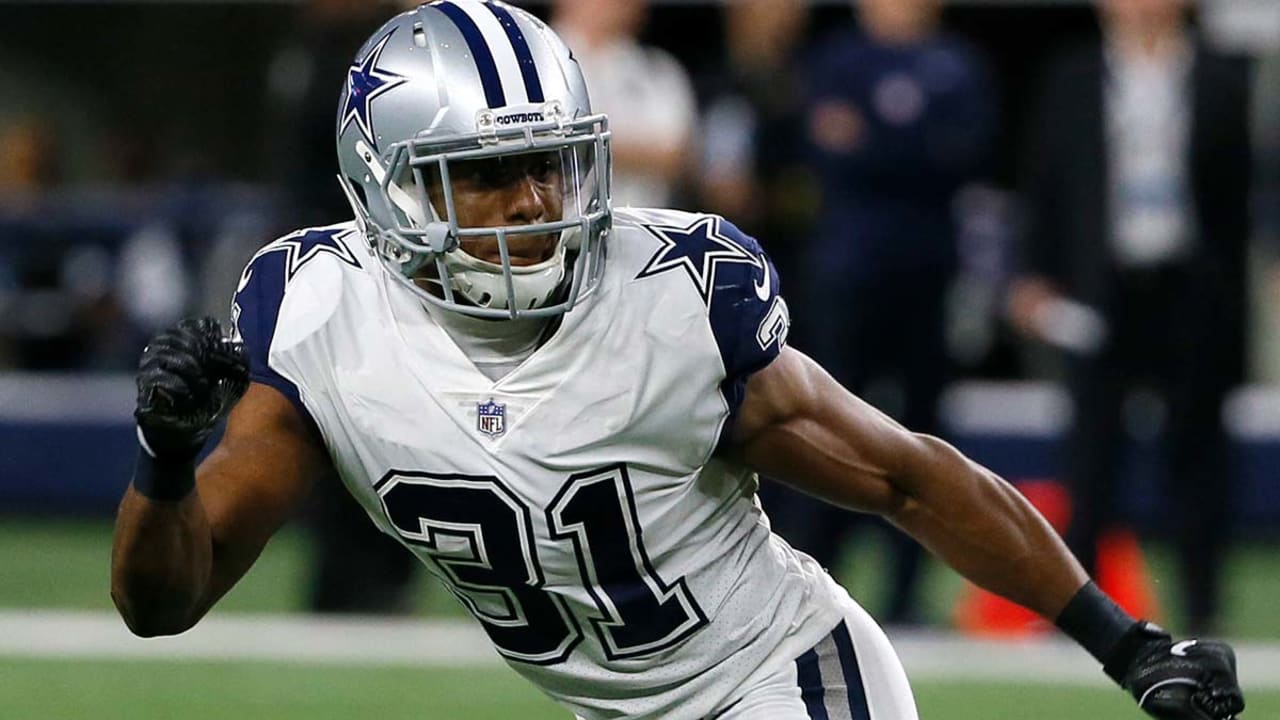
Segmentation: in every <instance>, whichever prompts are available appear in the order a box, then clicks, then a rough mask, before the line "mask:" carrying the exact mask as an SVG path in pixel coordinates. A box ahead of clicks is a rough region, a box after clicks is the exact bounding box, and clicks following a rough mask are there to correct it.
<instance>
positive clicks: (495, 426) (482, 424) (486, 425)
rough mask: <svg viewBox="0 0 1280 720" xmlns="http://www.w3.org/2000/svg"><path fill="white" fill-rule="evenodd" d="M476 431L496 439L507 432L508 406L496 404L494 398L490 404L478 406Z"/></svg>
mask: <svg viewBox="0 0 1280 720" xmlns="http://www.w3.org/2000/svg"><path fill="white" fill-rule="evenodd" d="M476 429H477V430H479V431H480V432H482V433H484V434H485V435H488V436H489V437H491V438H496V437H498V436H499V435H501V434H502V433H504V432H506V431H507V406H506V405H503V404H502V403H496V402H494V401H493V398H489V402H482V403H478V404H477V405H476Z"/></svg>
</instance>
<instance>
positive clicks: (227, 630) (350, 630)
mask: <svg viewBox="0 0 1280 720" xmlns="http://www.w3.org/2000/svg"><path fill="white" fill-rule="evenodd" d="M893 641H894V645H895V646H896V647H897V649H898V653H899V655H901V657H902V662H903V664H904V665H906V667H907V673H908V674H909V675H910V676H911V677H912V678H915V679H918V680H955V681H966V680H969V681H973V680H986V681H993V682H1009V681H1026V682H1037V683H1050V684H1059V685H1096V686H1099V687H1104V686H1106V685H1107V684H1108V683H1109V681H1108V680H1107V679H1106V677H1105V676H1103V674H1102V672H1101V670H1099V668H1098V667H1097V665H1096V664H1095V663H1094V662H1093V661H1092V660H1091V659H1090V658H1089V657H1088V656H1087V655H1085V654H1084V652H1083V651H1082V650H1080V649H1079V648H1077V647H1075V646H1074V645H1073V644H1072V643H1070V642H1069V641H1066V640H1035V641H1028V642H991V641H976V640H972V639H969V638H965V637H961V636H958V635H954V634H948V633H897V634H894V635H893ZM1236 649H1237V652H1238V654H1239V660H1240V679H1241V682H1242V683H1243V684H1244V686H1245V687H1246V689H1247V688H1259V689H1261V688H1267V689H1280V644H1276V643H1257V642H1246V643H1236ZM0 658H56V659H85V660H88V659H97V660H102V659H107V660H129V659H139V660H184V659H189V660H258V661H272V662H289V663H314V664H347V665H371V666H372V665H408V666H421V667H433V666H434V667H441V666H449V667H484V666H495V665H498V664H500V662H501V661H500V659H499V658H498V656H497V655H496V654H495V653H494V652H493V651H492V650H491V649H490V647H489V643H488V639H487V638H486V637H485V635H484V632H482V631H481V630H480V629H479V628H478V627H477V626H475V625H474V624H473V623H471V622H469V621H465V620H420V619H411V620H400V619H383V618H317V617H312V616H282V615H273V616H257V615H215V616H213V617H209V618H206V619H205V620H204V621H202V622H201V623H200V624H199V625H198V626H197V627H195V628H194V629H192V630H190V631H188V632H186V633H184V634H182V635H180V636H178V637H171V638H152V639H147V640H143V639H139V638H136V637H133V636H132V635H130V634H129V631H128V630H126V629H125V627H124V624H123V623H121V621H120V620H119V618H117V617H116V616H115V615H113V614H109V613H91V612H59V611H46V610H31V611H25V610H17V611H4V612H0Z"/></svg>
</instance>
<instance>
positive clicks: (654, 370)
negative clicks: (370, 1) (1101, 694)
mask: <svg viewBox="0 0 1280 720" xmlns="http://www.w3.org/2000/svg"><path fill="white" fill-rule="evenodd" d="M337 145H338V156H339V166H340V168H341V174H340V181H341V183H342V186H343V187H344V189H345V190H346V192H347V195H348V198H349V199H350V201H351V204H352V207H353V208H354V211H355V219H354V221H353V222H348V223H344V224H340V225H333V226H330V227H324V228H311V229H307V230H302V231H299V232H296V233H293V234H291V235H288V236H286V237H284V238H281V239H279V240H277V241H275V242H273V243H271V244H268V245H266V246H265V247H263V248H262V249H261V250H260V251H259V252H258V253H257V254H256V255H255V256H254V258H253V259H252V260H251V261H250V262H249V264H248V267H246V268H245V271H244V274H243V276H242V277H241V280H240V286H239V290H238V291H237V293H236V295H235V299H234V303H233V307H232V319H233V322H234V328H233V329H232V331H231V335H230V337H224V332H223V329H222V328H221V327H220V325H219V324H218V323H217V322H216V321H214V320H211V319H208V318H205V319H200V320H190V321H185V322H183V323H181V324H179V325H178V326H176V327H175V328H172V329H170V330H167V331H165V332H162V333H160V334H159V335H157V336H156V337H155V338H154V339H153V340H152V341H151V343H150V344H149V345H148V346H147V347H146V349H144V351H143V353H142V360H141V367H140V371H139V375H138V405H137V411H136V413H135V415H136V418H137V425H138V440H139V443H140V445H141V450H140V452H139V455H138V463H137V467H136V470H135V474H134V476H133V481H132V485H131V487H130V489H129V490H128V491H127V492H126V494H125V496H124V499H123V501H122V503H121V506H120V511H119V517H118V523H117V528H116V535H115V545H114V548H113V554H112V596H113V598H114V600H115V603H116V606H117V607H118V608H119V610H120V613H121V615H122V616H123V617H124V620H125V622H126V623H127V624H128V626H129V627H130V629H132V630H133V631H134V632H135V633H137V634H138V635H143V636H152V635H165V634H173V633H180V632H182V631H184V630H186V629H187V628H189V627H191V626H192V625H193V624H195V623H196V622H197V621H198V620H199V619H200V618H201V617H202V616H203V615H204V614H205V613H206V612H207V611H208V610H209V608H210V607H211V606H212V605H213V604H214V603H215V602H217V600H218V599H219V598H220V597H221V596H222V595H223V594H224V593H226V592H227V591H228V590H229V589H230V588H231V587H232V585H233V584H234V583H235V582H236V581H237V580H238V579H239V578H240V577H241V576H242V575H243V574H244V573H245V572H246V571H247V570H248V569H249V567H250V566H251V565H252V564H253V562H254V559H255V558H256V557H257V556H258V554H259V552H260V551H261V550H262V548H263V546H264V544H265V543H266V542H267V540H268V538H269V537H270V536H271V535H272V533H274V532H275V531H276V530H277V529H278V528H279V527H280V526H281V525H282V524H283V523H284V522H285V521H286V519H288V518H289V517H290V515H291V514H292V513H293V512H294V511H295V510H296V509H297V508H298V506H299V504H300V503H301V502H302V501H303V499H304V498H305V497H306V494H307V490H308V487H309V485H310V484H311V483H313V482H339V481H340V482H342V483H343V484H344V485H345V486H346V488H347V490H348V491H349V492H350V493H351V494H352V495H353V496H354V497H355V498H356V499H357V500H358V501H359V502H360V503H361V504H362V505H363V507H364V508H365V510H366V511H367V512H368V514H369V517H370V519H371V520H372V521H373V522H374V523H375V524H376V525H377V526H378V527H379V528H381V529H382V530H383V531H384V532H386V533H388V534H389V535H391V536H392V537H394V538H396V539H397V540H399V541H400V542H401V543H402V544H403V545H404V546H405V547H406V548H407V550H408V551H410V552H412V553H414V554H415V555H416V556H418V557H419V558H420V559H421V560H422V562H423V563H424V564H425V565H426V566H427V568H428V569H429V570H430V571H431V572H432V573H433V574H435V575H436V576H437V577H438V578H439V579H440V580H441V581H442V582H443V583H444V584H445V586H446V587H448V588H449V589H450V590H451V591H452V592H453V593H454V594H455V595H456V596H457V598H458V599H459V601H460V602H461V603H462V604H463V605H464V606H465V607H466V609H467V610H468V611H469V612H470V613H471V614H472V615H474V616H475V618H476V620H477V621H478V622H479V623H480V624H481V626H482V627H483V628H484V629H485V631H486V632H487V633H488V635H489V637H490V638H491V640H492V642H493V645H494V648H495V649H496V651H497V652H498V653H499V654H500V655H501V656H502V657H503V658H504V659H505V660H506V661H507V662H508V663H509V664H510V665H511V666H512V667H513V668H515V670H516V671H517V672H519V673H521V674H522V675H524V676H525V677H526V678H528V679H529V680H530V681H532V682H533V683H535V684H536V685H537V686H538V687H539V688H541V689H542V690H543V691H544V692H546V693H547V694H549V695H550V696H551V697H553V698H555V699H556V700H558V701H559V702H560V703H562V704H563V705H564V706H566V707H567V708H569V709H570V710H572V711H573V712H574V713H576V714H577V715H578V716H579V717H581V718H589V719H595V718H618V717H628V718H709V717H715V718H733V719H748V718H749V719H764V718H767V719H768V720H793V719H796V720H798V719H800V718H829V717H830V718H837V717H843V718H866V719H870V720H908V719H912V718H915V717H916V709H915V705H914V701H913V699H912V696H911V692H910V689H909V687H908V684H907V679H906V676H905V674H904V672H903V669H902V666H901V664H900V663H899V661H898V658H897V657H896V655H895V653H894V651H893V649H892V647H891V646H890V644H889V642H888V640H887V639H886V637H885V635H884V634H883V632H882V631H881V630H880V629H879V628H878V627H877V625H876V624H875V622H874V621H872V619H871V618H870V617H869V616H868V615H867V614H866V613H865V612H864V611H863V610H862V609H861V608H860V607H859V606H858V605H857V604H856V603H855V602H854V601H853V600H852V599H850V597H849V595H848V593H847V592H846V591H845V590H844V589H843V588H841V587H840V586H839V585H838V584H836V582H835V581H834V580H832V578H831V577H830V576H829V575H828V574H827V573H826V572H825V571H824V570H823V569H822V568H821V567H818V566H817V565H816V563H815V562H814V561H813V560H811V559H810V558H808V557H807V556H805V555H803V554H801V553H798V552H796V551H794V550H792V549H791V548H790V547H788V546H787V544H786V543H785V542H784V541H782V540H781V539H779V538H778V537H777V536H775V535H773V534H772V533H771V532H770V530H769V524H768V520H767V519H766V517H765V514H764V512H763V511H762V509H761V507H760V505H759V504H758V503H757V501H756V492H755V491H756V477H757V473H765V474H767V475H769V476H771V477H776V478H780V479H782V480H783V481H784V482H788V483H790V484H792V485H794V486H795V487H797V488H800V489H801V490H804V491H806V492H809V493H813V494H814V495H817V496H819V497H821V498H824V499H826V500H828V501H829V502H832V503H835V504H837V505H840V506H843V507H847V508H849V509H851V510H858V511H867V512H875V513H880V514H882V515H884V516H886V517H887V518H889V519H890V520H892V521H893V522H894V523H896V524H897V525H898V526H899V527H901V528H903V529H904V530H905V531H907V532H909V533H910V534H912V535H913V536H914V537H915V538H917V539H918V540H919V541H920V542H921V543H923V544H924V545H925V546H927V547H928V548H929V549H930V550H932V551H933V552H934V553H936V554H937V555H938V556H939V557H941V558H942V559H943V560H945V561H946V562H948V563H949V564H950V565H951V566H952V567H954V568H956V569H957V570H959V571H960V572H961V573H962V574H963V575H964V576H966V577H968V578H969V579H971V580H973V581H974V582H976V583H978V584H979V585H981V586H983V587H985V588H988V589H990V590H992V591H994V592H997V593H999V594H1001V595H1003V596H1005V597H1008V598H1011V599H1013V600H1015V601H1017V602H1019V603H1021V604H1023V605H1025V606H1027V607H1029V608H1032V609H1033V610H1035V611H1037V612H1038V613H1040V614H1041V615H1043V616H1044V617H1046V618H1049V619H1052V620H1054V621H1055V622H1056V623H1057V625H1058V626H1059V627H1060V628H1062V630H1063V631H1064V632H1066V633H1067V634H1068V635H1070V636H1071V637H1073V638H1075V639H1076V640H1078V641H1079V642H1080V643H1081V644H1082V645H1083V646H1084V648H1085V649H1086V650H1088V651H1089V652H1090V653H1092V654H1093V655H1094V656H1095V657H1096V658H1097V659H1098V660H1099V661H1100V662H1101V663H1103V665H1104V668H1105V670H1106V672H1107V673H1108V674H1109V675H1110V676H1111V677H1112V678H1114V679H1115V680H1116V681H1117V682H1118V683H1120V684H1121V685H1122V686H1123V687H1124V688H1125V689H1127V690H1128V691H1130V692H1131V693H1133V695H1134V696H1135V698H1136V699H1137V700H1138V702H1139V704H1140V705H1141V706H1142V707H1143V708H1144V709H1145V710H1147V711H1148V712H1149V713H1151V714H1152V715H1154V716H1156V717H1160V718H1187V719H1190V718H1196V719H1200V720H1209V719H1217V720H1221V719H1225V718H1230V717H1232V716H1233V715H1234V714H1235V713H1238V712H1240V711H1241V709H1242V708H1243V700H1242V696H1241V692H1240V690H1239V688H1238V687H1237V683H1236V679H1235V660H1234V656H1233V654H1232V651H1231V649H1230V648H1229V647H1228V646H1227V645H1224V644H1222V643H1219V642H1213V641H1200V642H1197V641H1184V642H1179V643H1174V641H1173V640H1172V638H1171V637H1170V636H1169V634H1168V633H1166V632H1165V631H1164V630H1161V629H1160V628H1158V627H1156V626H1154V625H1152V624H1150V623H1146V622H1141V621H1138V620H1135V619H1133V618H1131V617H1129V616H1128V615H1126V614H1125V613H1124V612H1123V611H1122V610H1121V609H1120V608H1119V607H1117V606H1116V605H1115V603H1113V602H1112V601H1111V600H1110V599H1109V598H1107V596H1106V595H1104V594H1103V593H1101V592H1100V591H1099V590H1098V588H1097V587H1096V586H1095V585H1094V584H1093V583H1092V582H1090V581H1089V579H1088V577H1087V576H1086V575H1085V573H1084V572H1083V570H1082V569H1081V568H1080V566H1079V565H1078V564H1077V563H1076V561H1075V560H1074V559H1073V558H1072V556H1071V555H1070V554H1069V553H1068V552H1067V551H1066V550H1065V548H1064V547H1063V545H1062V543H1061V542H1060V541H1059V539H1058V537H1057V536H1056V535H1055V534H1054V532H1053V530H1052V529H1051V528H1050V527H1049V525H1048V524H1047V523H1046V522H1045V521H1044V519H1043V518H1042V517H1041V516H1040V515H1039V514H1037V513H1036V511H1035V510H1034V509H1032V507H1031V506H1030V505H1029V504H1028V503H1027V502H1026V501H1025V500H1024V499H1023V498H1022V496H1021V495H1019V494H1018V492H1017V491H1016V490H1014V489H1013V488H1012V487H1011V486H1010V485H1008V484H1006V483H1005V482H1004V481H1002V480H1001V479H1000V478H998V477H996V476H995V475H993V474H992V473H991V472H989V471H987V470H985V469H984V468H982V467H980V466H979V465H977V464H975V463H973V462H971V461H970V460H968V459H966V458H965V457H964V456H962V455H961V454H960V453H958V452H957V451H956V450H954V449H953V448H951V447H950V446H949V445H947V444H945V443H943V442H942V441H940V440H937V439H935V438H933V437H928V436H923V435H918V434H913V433H911V432H909V431H908V430H906V429H904V428H902V427H901V426H899V425H897V424H895V423H894V422H893V421H892V420H890V419H889V418H887V417H886V416H884V415H883V414H881V413H879V412H877V411H876V410H875V409H873V408H871V407H869V406H868V405H866V404H865V403H863V402H862V401H860V400H859V399H858V398H856V397H854V396H852V395H851V394H849V393H848V392H846V391H845V390H844V389H842V388H841V387H840V386H838V385H837V384H836V383H835V382H834V381H833V380H832V379H831V378H830V377H829V376H828V375H827V374H826V373H825V372H823V370H822V368H820V367H818V366H816V365H815V364H814V363H813V362H812V361H810V360H809V359H808V358H806V357H805V356H804V355H803V354H802V353H800V352H799V351H797V350H794V349H791V348H789V347H787V346H786V344H785V341H786V336H787V329H788V322H789V319H788V315H787V306H786V304H785V302H783V300H782V297H781V296H780V295H779V280H778V278H777V277H776V274H775V271H774V269H773V267H772V265H771V264H770V262H769V260H768V258H767V257H766V256H765V254H764V253H763V252H762V251H761V248H760V245H759V244H758V243H757V242H756V241H755V240H754V239H752V238H750V237H747V236H745V235H744V234H743V233H742V232H740V231H739V230H738V229H737V228H735V227H734V226H733V225H732V224H731V223H730V222H728V221H727V220H724V219H722V218H720V217H715V216H710V215H701V214H696V213H685V212H677V211H672V210H653V209H630V208H627V209H614V208H612V207H611V205H610V202H609V131H608V121H607V119H606V118H605V117H603V116H601V115H598V114H593V113H592V111H591V107H590V104H589V102H588V99H587V95H586V92H585V89H584V86H583V82H582V74H581V71H580V69H579V67H578V65H577V62H576V61H575V60H574V58H573V55H572V54H571V52H570V51H569V49H568V48H567V47H565V46H564V44H563V43H562V42H561V41H560V40H559V38H558V37H556V35H554V34H553V33H552V32H551V31H550V30H549V29H548V28H547V27H546V26H545V25H544V24H542V23H541V22H539V21H538V20H537V19H535V18H534V17H533V16H531V15H529V14H527V13H525V12H523V11H521V10H519V9H516V8H513V7H509V6H507V5H504V4H501V3H498V2H481V1H479V0H440V1H439V2H433V3H431V4H428V5H424V6H422V7H419V8H417V9H416V10H412V11H409V12H406V13H403V14H401V15H398V16H396V17H395V18H393V19H391V20H390V21H389V22H388V23H387V24H386V25H384V26H383V27H382V28H381V29H379V30H378V31H377V32H376V33H375V34H374V35H373V37H372V38H370V40H369V42H368V43H367V44H366V45H365V47H364V48H363V49H362V50H361V51H360V52H359V54H358V56H357V58H356V60H355V63H354V64H353V65H352V66H351V69H350V71H349V74H348V81H347V86H346V90H345V92H344V93H343V94H342V98H341V101H340V103H339V108H338V116H337ZM228 413H229V416H228V418H227V424H226V430H225V433H224V434H223V436H222V439H221V441H220V442H219V443H218V444H217V446H216V447H215V448H214V449H213V451H212V453H211V454H210V455H209V456H208V457H207V458H206V459H205V460H204V461H203V462H202V463H200V466H199V468H198V469H197V468H196V467H195V458H196V456H197V453H198V452H199V451H200V449H201V447H202V445H203V444H204V442H205V440H206V438H208V436H209V435H210V433H211V432H212V430H213V428H214V425H215V424H216V423H217V422H218V421H219V420H220V419H221V418H222V417H223V416H224V415H227V414H228Z"/></svg>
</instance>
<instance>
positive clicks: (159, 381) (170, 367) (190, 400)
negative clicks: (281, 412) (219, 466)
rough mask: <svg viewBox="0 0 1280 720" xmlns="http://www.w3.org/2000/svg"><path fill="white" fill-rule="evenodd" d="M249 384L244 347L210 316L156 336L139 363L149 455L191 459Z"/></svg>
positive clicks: (140, 416) (139, 415)
mask: <svg viewBox="0 0 1280 720" xmlns="http://www.w3.org/2000/svg"><path fill="white" fill-rule="evenodd" d="M248 387H249V368H248V365H247V363H246V361H245V356H244V348H243V347H242V346H241V344H240V343H238V342H235V341H233V340H231V339H229V338H228V337H226V335H225V333H224V332H223V329H222V325H221V324H220V323H219V322H218V321H217V320H215V319H213V318H210V317H203V318H191V319H187V320H183V321H182V322H180V323H178V324H177V325H175V326H174V327H171V328H169V329H167V330H164V331H163V332H161V333H159V334H158V335H156V336H155V337H154V338H152V339H151V342H150V343H148V344H147V346H146V348H144V349H143V351H142V359H141V361H140V362H139V363H138V405H137V409H136V410H134V412H133V416H134V418H135V419H137V421H138V432H139V439H140V440H141V441H142V443H143V448H144V449H145V450H146V451H147V453H148V454H149V455H151V456H152V457H154V458H157V459H164V460H174V461H182V460H190V459H192V458H194V457H195V456H196V454H197V453H199V452H200V448H201V447H203V446H204V442H205V440H206V439H208V437H209V434H210V433H212V432H213V429H214V427H215V426H216V425H217V423H218V421H219V420H220V419H222V417H223V416H225V415H226V414H227V413H228V412H229V411H230V410H231V407H232V406H233V405H235V403H236V401H237V400H239V399H240V396H241V395H243V394H244V391H245V390H246V389H247V388H248Z"/></svg>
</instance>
